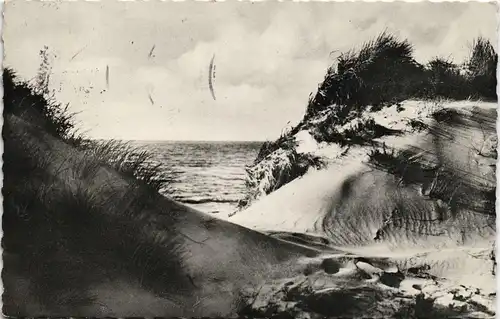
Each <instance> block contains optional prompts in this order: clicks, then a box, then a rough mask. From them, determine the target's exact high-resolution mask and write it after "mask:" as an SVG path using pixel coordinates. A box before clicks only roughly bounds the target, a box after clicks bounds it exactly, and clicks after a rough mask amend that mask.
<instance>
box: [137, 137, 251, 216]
mask: <svg viewBox="0 0 500 319" xmlns="http://www.w3.org/2000/svg"><path fill="white" fill-rule="evenodd" d="M132 143H133V144H134V145H135V146H137V147H139V148H141V149H145V150H147V151H148V152H149V153H150V154H151V155H152V156H153V158H152V160H151V162H152V163H154V164H156V165H159V167H160V170H161V172H162V174H167V175H168V185H165V187H164V188H163V189H164V194H165V195H168V196H170V197H172V198H173V199H175V200H177V201H179V202H182V203H184V204H186V205H189V206H191V207H193V208H196V209H199V210H201V211H204V212H207V213H230V212H233V211H234V210H235V209H236V206H237V203H238V202H239V200H240V199H242V198H243V195H244V193H245V190H246V186H245V178H246V170H245V167H246V166H247V165H250V164H252V163H253V161H254V159H255V157H256V156H257V153H258V151H259V149H260V146H261V142H172V141H160V142H142V141H134V142H132Z"/></svg>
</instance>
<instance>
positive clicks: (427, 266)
mask: <svg viewBox="0 0 500 319" xmlns="http://www.w3.org/2000/svg"><path fill="white" fill-rule="evenodd" d="M415 105H417V104H415ZM459 106H460V107H459V109H460V112H461V113H460V114H459V115H457V116H455V117H454V118H453V119H451V120H450V119H448V120H447V124H440V125H436V126H434V129H432V127H433V126H432V125H433V122H432V121H434V120H432V119H430V118H428V117H426V116H423V119H424V120H425V121H428V122H429V129H428V130H427V131H426V132H419V133H415V132H411V133H405V134H401V135H400V136H397V137H393V138H392V139H387V140H386V143H387V145H392V146H395V147H400V148H407V147H408V146H414V147H415V148H418V149H419V150H421V151H419V152H418V153H419V154H425V155H422V156H421V157H420V158H419V161H420V162H425V163H433V162H434V163H435V162H439V163H445V164H446V166H447V167H448V168H449V169H448V173H450V172H451V173H455V175H453V176H454V180H459V181H460V183H459V185H460V186H457V185H458V184H457V185H455V184H453V185H454V186H456V187H457V189H458V190H459V191H457V192H460V195H461V197H462V198H461V199H462V201H461V202H460V205H458V206H457V207H458V208H457V207H455V208H453V209H450V207H449V206H450V204H449V203H448V202H439V200H436V199H432V198H429V196H428V195H426V194H427V192H426V189H427V188H429V185H427V184H429V181H427V180H422V181H417V182H416V183H413V184H408V185H407V184H404V183H403V184H402V183H400V181H399V179H398V177H396V176H395V175H394V174H391V173H390V172H387V171H384V170H383V169H380V168H376V167H373V166H370V165H368V164H366V156H365V155H366V152H367V150H368V148H367V147H365V148H364V147H357V148H351V149H349V150H347V151H346V150H344V149H339V148H338V147H336V146H332V145H309V150H312V151H314V152H318V153H321V152H323V153H324V154H329V159H330V164H329V167H328V168H327V169H324V170H320V171H311V172H310V173H308V174H306V175H305V176H304V177H303V178H300V179H297V180H295V181H293V182H291V183H289V184H287V185H286V186H284V187H282V188H280V189H279V190H277V191H275V192H274V193H272V194H270V195H269V196H266V197H263V198H261V199H260V200H259V201H257V202H256V203H255V204H253V205H252V206H251V207H250V208H248V209H247V210H245V211H242V212H239V213H237V214H236V215H235V216H233V217H231V218H228V220H229V221H230V222H227V221H224V220H221V219H219V218H215V217H213V216H209V215H207V214H204V213H201V212H198V211H195V210H193V209H190V208H188V207H186V206H184V205H181V204H178V203H176V202H174V201H172V200H170V199H167V198H164V197H161V196H160V195H153V194H150V193H148V192H144V190H143V189H142V188H141V186H140V185H139V186H138V185H136V184H134V182H133V181H132V180H129V179H127V178H125V177H124V176H122V175H120V174H119V173H117V172H115V171H113V170H111V169H109V168H107V167H103V166H99V165H97V166H93V165H89V164H91V163H89V158H88V157H87V155H86V154H85V153H84V152H82V151H79V150H76V149H74V148H73V147H72V146H70V145H68V144H66V143H64V142H63V141H61V140H59V139H57V138H54V137H53V136H50V135H49V134H45V133H43V132H41V131H40V130H38V129H36V127H34V126H33V125H32V124H31V123H29V121H26V120H25V119H23V118H20V117H18V116H14V115H7V116H6V117H5V120H6V134H8V136H9V138H8V139H7V140H6V141H7V145H6V146H7V147H9V148H10V149H16V152H19V154H24V155H25V156H26V157H27V158H29V159H30V160H33V159H34V160H35V162H36V163H35V164H37V165H38V166H37V167H39V169H40V170H41V171H40V172H41V173H43V174H45V175H44V176H45V178H44V179H40V180H39V179H37V178H34V176H27V177H26V178H27V180H26V181H24V180H23V181H19V184H20V185H22V183H23V182H27V181H29V183H31V184H32V185H33V187H38V188H39V189H41V190H50V191H48V192H43V194H44V195H43V196H45V197H44V200H47V201H54V202H56V203H57V202H59V201H61V197H62V198H63V199H64V201H62V202H64V203H66V202H68V197H67V196H70V197H69V198H73V197H74V198H79V199H80V200H81V199H82V198H84V199H85V200H84V201H82V202H81V203H83V204H85V205H88V207H89V211H85V213H89V212H90V215H88V217H87V215H83V216H82V217H81V218H82V219H81V220H82V221H83V222H85V223H88V224H85V228H81V227H80V225H76V226H78V227H77V228H74V231H71V228H69V231H68V229H67V228H64V227H63V226H64V225H62V224H61V225H59V226H57V227H60V228H57V227H55V226H54V227H55V228H54V231H55V232H56V234H58V235H57V236H61V237H60V238H59V237H57V236H56V235H54V233H53V232H52V231H51V229H47V230H44V229H41V230H39V231H40V232H42V234H43V237H41V238H44V240H47V241H49V240H57V241H58V242H57V243H58V245H59V246H58V247H59V248H58V249H54V250H51V251H47V252H46V253H47V254H48V255H47V258H45V259H44V258H42V259H40V261H38V263H37V264H36V265H34V264H31V263H32V261H31V260H28V261H27V262H28V266H26V265H25V264H23V263H25V262H26V260H24V259H23V255H22V254H20V253H19V251H16V250H12V249H11V248H10V247H18V246H12V245H13V244H12V243H15V244H17V245H21V244H22V243H24V244H26V245H27V247H30V249H32V248H31V247H38V246H37V245H40V244H41V243H40V242H39V241H37V239H36V238H35V237H30V236H25V235H24V234H23V233H22V232H16V233H14V232H11V233H9V235H8V238H7V240H8V246H7V247H8V249H7V250H6V251H5V252H4V271H3V278H4V286H5V291H6V293H5V294H4V296H3V298H4V299H3V301H4V312H5V313H7V314H9V315H15V316H30V315H31V316H32V315H47V316H69V315H73V316H76V315H78V316H94V317H95V316H98V317H103V316H112V317H127V316H141V317H158V316H161V317H170V316H183V317H201V316H208V317H215V316H223V317H235V316H241V317H272V316H281V317H285V318H300V317H302V318H320V317H323V316H343V317H346V316H347V317H360V316H364V317H388V316H399V317H403V318H407V317H415V318H424V317H425V318H428V317H434V318H442V317H446V316H448V315H455V316H457V315H459V316H464V317H472V316H482V317H488V316H493V315H494V314H495V311H496V310H495V306H494V300H495V296H496V293H495V289H494V281H495V277H494V276H493V275H492V273H491V271H492V269H493V264H492V262H491V260H490V257H489V254H490V252H491V249H492V243H493V240H494V234H495V229H494V217H492V215H491V211H489V210H491V207H489V206H487V205H486V204H485V203H483V202H482V201H480V200H478V198H479V197H477V196H479V195H481V194H482V193H483V191H484V190H485V189H486V190H487V189H491V188H492V187H494V186H492V185H493V184H494V182H495V177H494V166H491V165H493V163H494V162H495V159H494V158H493V157H492V156H490V155H489V154H488V149H487V147H486V146H484V144H485V143H482V141H483V140H482V139H483V138H484V137H485V136H486V137H488V136H489V135H491V134H493V133H494V119H495V118H496V112H495V109H494V107H493V106H492V105H489V104H484V105H483V104H481V105H480V107H478V108H471V107H470V105H463V107H462V105H459ZM405 107H406V108H407V110H411V107H412V104H411V103H409V104H408V105H405ZM389 111H390V110H389ZM396 114H397V117H398V119H400V120H401V121H403V119H402V116H403V115H402V114H401V113H398V112H395V113H394V114H393V116H395V115H396ZM389 115H390V114H389ZM386 116H387V115H383V114H382V113H381V114H380V119H379V120H382V119H386ZM412 116H413V115H412ZM401 121H400V122H401ZM400 122H397V121H396V122H395V124H390V123H392V122H390V123H389V124H387V125H394V126H393V127H397V125H401V123H400ZM402 129H405V128H404V127H403V128H402ZM301 134H303V135H304V133H301ZM305 136H306V139H307V135H305ZM309 141H310V140H309ZM481 143H482V144H481ZM471 145H481V146H484V150H482V151H481V152H480V153H481V155H480V156H476V157H475V156H474V152H472V153H471V152H469V150H471V149H472V147H471ZM305 146H307V145H305ZM311 146H312V147H311ZM339 152H340V153H339ZM341 153H342V154H344V155H341ZM476 154H477V152H476ZM41 163H43V165H42V164H41ZM39 164H40V165H39ZM429 165H431V164H429ZM417 175H418V174H417ZM433 176H434V177H433V178H431V180H435V179H436V177H435V175H433ZM417 177H418V176H417ZM431 182H432V181H431ZM89 194H90V195H92V196H88V195H89ZM467 194H469V195H470V196H471V197H466V195H467ZM84 195H85V197H82V196H84ZM144 196H146V197H144ZM139 199H140V201H139V202H140V203H142V206H137V205H136V204H134V203H136V200H139ZM78 203H80V202H78ZM78 203H77V204H78ZM81 203H80V204H81ZM472 204H474V205H472ZM69 207H71V208H72V209H73V210H76V211H77V212H79V211H78V210H77V209H78V206H69ZM394 208H398V209H399V210H400V211H401V210H403V211H404V214H399V215H398V214H396V215H397V217H398V218H396V219H395V218H392V219H391V218H389V217H390V216H389V215H390V214H391V211H393V210H394ZM73 210H65V213H75V212H74V211H73ZM44 213H45V214H46V215H43V218H47V223H48V225H58V224H57V223H60V221H61V220H63V221H66V220H69V222H68V223H70V222H71V221H72V220H73V219H71V218H67V217H64V216H58V215H57V214H56V215H51V214H53V213H52V212H50V211H48V212H44ZM493 216H494V214H493ZM61 218H62V219H61ZM492 218H493V219H492ZM388 220H389V222H387V221H388ZM492 220H493V222H492ZM27 225H28V226H29V224H27ZM68 225H69V226H71V224H68ZM68 225H66V227H69V226H68ZM79 229H80V230H79ZM81 229H84V230H85V229H87V230H88V232H91V233H85V232H81ZM28 230H29V229H28ZM28 230H26V231H28ZM378 230H380V231H378ZM377 232H378V233H379V234H378V236H377ZM51 236H56V237H54V238H52V237H51ZM376 237H377V239H375V238H376ZM59 243H60V244H59ZM30 245H31V246H30ZM42 246H43V245H42ZM19 247H21V246H19ZM23 251H24V250H23ZM20 265H23V267H21V266H20ZM26 267H27V268H26ZM30 267H31V268H30ZM34 270H36V273H37V275H38V277H34V276H33V272H34ZM48 278H51V279H50V280H49V279H48ZM75 278H83V279H84V280H83V279H82V280H83V281H78V280H76V279H75ZM75 283H78V284H75ZM40 291H45V292H46V294H48V295H46V296H45V297H44V299H41V298H40V297H41V295H40ZM76 297H78V298H80V299H78V300H80V301H76V299H75V298H76ZM81 300H83V301H81Z"/></svg>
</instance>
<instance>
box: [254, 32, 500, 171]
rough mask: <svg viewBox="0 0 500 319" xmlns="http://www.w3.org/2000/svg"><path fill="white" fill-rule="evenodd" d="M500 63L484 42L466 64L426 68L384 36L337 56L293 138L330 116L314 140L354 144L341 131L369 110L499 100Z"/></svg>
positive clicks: (403, 44) (270, 146)
mask: <svg viewBox="0 0 500 319" xmlns="http://www.w3.org/2000/svg"><path fill="white" fill-rule="evenodd" d="M497 61H498V54H497V53H496V52H495V50H494V48H493V45H492V44H491V43H490V42H489V41H488V40H486V39H484V38H478V39H476V40H475V41H474V42H473V43H472V49H471V53H470V57H469V58H468V60H467V61H465V62H464V63H461V64H456V63H454V62H453V61H451V60H449V59H444V58H441V57H436V58H434V59H432V60H431V61H429V62H428V63H426V64H421V63H418V62H417V61H416V60H415V59H414V57H413V46H412V45H411V43H409V42H408V41H407V40H400V39H398V38H396V37H395V36H393V35H391V34H388V33H385V32H384V33H382V34H380V35H379V36H378V37H377V38H376V39H374V40H373V41H369V42H367V43H365V44H363V45H362V46H361V48H360V49H359V50H351V51H348V52H345V53H343V54H341V55H340V56H339V57H338V58H337V61H336V63H334V64H333V65H331V66H330V67H329V68H328V69H327V72H326V75H325V78H324V80H323V82H322V83H321V84H320V85H319V87H318V91H317V92H316V93H315V94H311V96H310V99H309V102H308V104H307V109H306V113H305V115H304V119H303V120H302V121H301V122H300V123H299V124H298V125H297V126H296V127H294V128H293V129H292V130H291V131H290V132H289V133H288V135H293V134H295V133H297V132H298V131H299V130H301V129H307V128H308V126H310V125H311V124H310V121H311V119H314V118H319V117H321V116H325V117H326V120H324V121H323V123H321V124H320V125H318V127H315V128H314V130H313V132H312V133H313V136H314V137H315V138H316V139H317V140H318V141H319V142H321V141H326V142H340V143H345V144H349V143H352V142H353V136H351V135H352V134H351V133H356V132H346V133H347V134H341V133H338V132H337V131H336V128H335V127H336V126H342V125H344V124H345V123H347V122H349V121H350V120H352V119H354V118H356V117H358V116H359V114H360V113H361V112H363V111H364V110H366V109H367V107H370V110H372V111H376V110H379V109H381V108H383V107H384V106H388V105H393V104H396V103H399V102H401V101H404V100H407V99H425V100H429V99H431V100H435V99H442V98H444V99H451V100H464V99H468V98H471V99H482V100H491V101H496V100H497V95H496V83H497V82H496V66H497ZM316 124H317V123H315V124H314V125H316ZM359 129H360V133H361V134H360V135H361V136H366V137H367V138H369V137H370V135H369V134H368V136H367V135H366V134H365V133H366V130H369V131H370V130H371V131H373V130H374V129H375V128H373V127H370V123H366V126H363V127H361V126H360V127H359ZM375 135H376V133H375ZM355 138H358V137H357V136H356V137H355ZM287 140H288V137H287V136H281V137H280V138H279V139H278V140H277V141H275V142H266V143H265V144H264V145H263V147H262V149H261V152H260V153H259V156H258V157H257V160H256V161H257V162H258V161H260V160H261V159H263V158H265V157H266V156H267V155H268V154H270V153H271V152H272V151H273V150H276V149H277V148H279V147H281V145H282V144H283V143H284V142H286V141H287ZM361 140H364V138H363V137H361Z"/></svg>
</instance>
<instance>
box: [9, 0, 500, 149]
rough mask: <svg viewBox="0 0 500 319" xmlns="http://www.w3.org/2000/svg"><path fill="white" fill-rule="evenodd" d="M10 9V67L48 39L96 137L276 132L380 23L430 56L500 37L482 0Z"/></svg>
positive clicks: (457, 54)
mask: <svg viewBox="0 0 500 319" xmlns="http://www.w3.org/2000/svg"><path fill="white" fill-rule="evenodd" d="M4 8H5V15H4V17H5V25H4V48H5V54H6V57H5V65H6V66H9V67H12V68H14V69H15V70H16V71H17V72H18V74H20V75H21V76H22V77H23V78H32V77H33V76H34V75H35V74H36V71H37V68H38V65H39V61H40V60H39V57H38V52H39V50H40V49H41V48H43V46H45V45H46V46H48V47H49V50H50V52H52V53H53V54H55V55H56V58H55V59H54V61H53V62H52V65H53V76H52V85H53V88H54V89H56V91H57V97H58V99H59V100H61V101H63V102H69V103H70V107H71V110H72V111H75V112H80V113H79V114H78V116H77V119H78V120H79V122H80V123H81V126H82V128H83V129H84V130H86V131H87V132H88V133H87V134H88V135H90V136H91V137H97V138H118V139H143V140H174V139H175V140H264V139H274V138H276V137H277V136H278V135H279V134H280V131H281V130H282V128H283V127H285V126H286V125H287V123H288V122H289V121H290V122H291V123H292V124H293V123H295V122H296V121H298V120H300V118H301V117H302V115H303V113H304V110H305V106H306V103H307V100H308V96H309V93H310V92H312V91H315V89H316V88H317V85H318V83H319V82H321V80H322V79H323V76H324V73H325V70H326V68H327V67H328V65H329V64H330V63H331V62H332V61H333V59H334V58H335V56H336V55H337V54H338V52H339V51H340V52H341V51H345V50H347V49H350V48H353V47H357V46H359V45H361V43H362V42H363V41H366V40H368V39H371V38H373V37H374V36H376V35H377V34H379V33H380V32H382V31H384V30H388V31H389V32H392V33H394V34H396V35H397V36H399V37H406V38H408V39H409V40H410V41H411V42H412V43H413V44H414V47H415V56H416V58H417V59H418V60H419V61H422V62H423V61H425V60H427V59H429V58H432V57H434V56H436V55H439V56H445V57H452V58H453V59H454V60H455V61H461V60H463V59H464V58H465V57H466V56H467V55H468V52H469V47H470V43H471V41H472V39H473V38H474V37H477V36H479V35H481V36H484V37H486V38H488V39H491V40H492V41H493V42H495V44H496V41H497V40H496V25H497V23H496V15H497V9H496V6H495V5H494V4H488V3H474V2H468V3H458V2H455V3H424V2H422V3H362V2H358V3H348V2H344V3H333V2H330V3H326V2H316V3H305V2H303V3H279V2H275V1H269V2H262V3H254V4H252V3H248V2H236V1H229V2H224V3H202V2H193V1H186V2H156V1H151V2H140V1H135V2H119V1H115V0H109V1H101V2H87V1H78V2H69V1H65V2H62V3H54V2H52V3H50V2H44V3H42V2H34V1H30V2H28V1H25V0H13V1H9V2H7V3H6V4H5V5H4ZM153 46H154V50H153V53H152V55H151V57H149V53H150V52H151V49H152V48H153ZM332 51H333V53H332V54H331V52H332ZM214 54H215V66H216V74H215V76H216V78H215V80H214V90H215V96H216V98H217V100H216V101H214V100H213V99H212V96H211V94H210V91H209V86H208V70H209V64H210V60H211V58H212V56H213V55H214ZM106 66H108V67H109V89H108V90H107V91H105V92H103V90H104V89H106V75H105V74H106ZM149 96H150V97H151V99H152V101H153V103H152V102H151V100H150V98H149Z"/></svg>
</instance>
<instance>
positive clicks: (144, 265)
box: [2, 69, 187, 316]
mask: <svg viewBox="0 0 500 319" xmlns="http://www.w3.org/2000/svg"><path fill="white" fill-rule="evenodd" d="M3 82H4V100H3V102H4V113H3V114H4V119H5V121H4V126H3V131H2V135H3V138H4V141H5V142H4V154H3V162H4V166H3V172H4V183H3V189H2V194H3V208H4V210H3V212H4V213H3V220H2V221H3V229H4V236H3V238H2V247H3V250H4V255H3V256H4V267H3V274H2V276H3V279H4V282H5V283H6V288H5V290H6V292H5V293H4V296H3V301H4V309H3V310H4V313H6V314H8V315H15V316H21V315H23V314H22V313H17V312H16V311H18V309H17V308H15V307H14V308H13V305H14V304H15V303H17V302H19V300H17V299H16V297H14V296H13V295H12V293H13V292H14V291H15V290H16V287H14V286H12V285H11V284H9V282H10V281H9V280H12V279H11V278H15V277H13V276H25V277H26V278H29V280H30V282H31V286H30V287H31V288H30V289H31V290H30V293H31V294H32V295H33V296H34V298H36V299H37V302H40V303H41V304H42V305H45V306H46V307H48V308H47V309H48V310H47V311H49V313H47V315H64V314H69V313H71V314H74V315H78V310H77V309H76V308H75V307H78V306H79V305H81V306H88V305H91V304H92V303H93V302H94V296H93V295H92V293H90V292H89V291H88V287H89V285H90V284H91V283H92V282H94V283H102V282H103V280H104V279H103V278H108V277H109V274H113V276H116V277H121V278H128V279H127V280H130V281H137V280H139V279H140V280H139V285H141V286H142V287H144V288H146V289H148V290H149V291H152V292H153V293H155V294H158V295H159V296H163V295H165V294H168V292H169V291H170V292H172V289H177V290H178V292H180V293H182V291H180V290H179V289H180V288H181V287H186V283H185V282H184V280H187V279H186V277H185V276H184V275H183V274H181V273H182V271H183V270H182V269H183V268H182V258H181V256H182V249H181V246H180V244H179V240H177V237H178V235H179V232H178V230H177V229H176V226H175V225H176V219H177V218H178V216H177V215H176V213H175V212H176V208H175V207H171V208H170V210H167V213H166V214H163V215H161V218H160V216H155V215H154V213H153V212H154V210H155V209H157V207H158V204H159V203H164V204H165V205H173V206H175V205H174V204H171V203H170V201H168V200H167V199H165V198H164V197H163V196H161V195H160V194H159V193H158V191H159V190H160V189H164V188H165V183H168V176H161V175H159V174H158V168H157V166H155V165H152V164H151V161H150V157H149V155H148V153H147V152H143V151H140V150H136V149H134V148H132V147H130V146H129V145H127V144H126V143H121V142H117V141H94V140H88V139H86V138H84V137H82V136H81V135H79V134H78V133H76V132H75V122H74V117H73V115H72V114H69V113H68V112H67V108H66V107H63V106H61V104H59V103H57V101H56V100H55V99H54V98H53V97H51V96H48V95H47V91H46V90H42V89H39V88H37V87H34V86H33V85H32V84H28V83H26V82H24V81H21V80H19V79H18V78H16V76H15V74H14V72H13V71H12V70H10V69H6V70H5V71H4V74H3ZM168 203H170V204H168ZM153 221H154V222H153ZM132 252H133V253H132ZM58 269H59V270H61V271H58ZM6 280H7V281H6ZM26 298H28V296H26Z"/></svg>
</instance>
